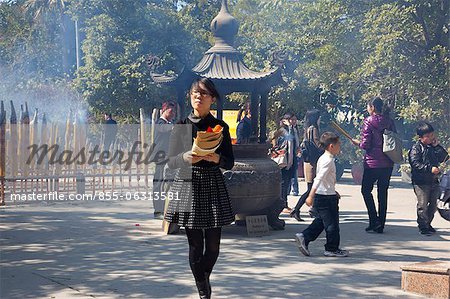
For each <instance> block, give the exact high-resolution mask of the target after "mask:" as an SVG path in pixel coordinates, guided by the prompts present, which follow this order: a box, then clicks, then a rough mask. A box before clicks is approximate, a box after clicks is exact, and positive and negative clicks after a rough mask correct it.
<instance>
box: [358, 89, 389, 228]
mask: <svg viewBox="0 0 450 299" xmlns="http://www.w3.org/2000/svg"><path fill="white" fill-rule="evenodd" d="M367 111H368V112H369V114H370V115H369V117H367V118H366V119H364V125H363V128H362V132H361V141H358V140H356V139H353V144H355V145H357V146H359V147H360V148H362V149H364V150H365V151H366V154H365V155H364V174H363V180H362V186H361V193H362V195H363V197H364V202H365V204H366V207H367V212H368V214H369V226H368V227H367V228H366V232H376V233H380V234H381V233H383V230H384V224H385V222H386V211H387V196H388V188H389V182H390V180H391V174H392V168H393V166H394V162H392V160H391V159H389V157H388V156H386V155H385V154H384V153H383V132H384V130H386V129H387V130H390V131H394V132H395V131H396V129H395V125H394V121H393V120H392V119H391V118H390V117H389V109H388V108H387V106H386V105H385V104H384V102H383V100H382V99H381V98H379V97H375V98H373V99H372V100H370V101H369V102H368V103H367ZM375 182H377V195H378V214H377V210H376V208H375V202H374V199H373V195H372V190H373V185H374V184H375Z"/></svg>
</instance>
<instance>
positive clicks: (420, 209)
mask: <svg viewBox="0 0 450 299" xmlns="http://www.w3.org/2000/svg"><path fill="white" fill-rule="evenodd" d="M413 187H414V193H416V196H417V224H419V229H420V230H427V229H429V228H430V226H431V221H433V218H434V213H436V210H437V207H436V205H437V199H438V198H439V195H440V188H439V184H438V183H437V182H435V183H433V184H430V185H415V184H414V185H413Z"/></svg>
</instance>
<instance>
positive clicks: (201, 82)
mask: <svg viewBox="0 0 450 299" xmlns="http://www.w3.org/2000/svg"><path fill="white" fill-rule="evenodd" d="M219 100H220V98H219V93H218V91H217V89H216V87H215V86H214V83H213V82H212V81H211V80H210V79H207V78H201V79H198V80H195V81H194V82H193V84H192V86H191V89H190V103H191V105H192V108H193V111H192V113H191V114H190V115H189V116H188V117H187V118H186V119H184V120H182V121H181V122H180V125H176V126H175V128H174V130H173V133H172V137H171V140H170V146H169V161H168V167H169V168H171V169H178V173H177V175H176V176H175V179H174V183H173V185H172V186H171V187H170V193H171V194H172V195H174V196H176V198H177V199H178V200H171V201H170V202H169V207H168V210H167V212H166V214H165V220H166V221H168V222H170V223H177V224H178V225H180V226H184V227H185V229H186V236H187V240H188V243H189V264H190V267H191V270H192V274H193V276H194V279H195V283H196V286H197V289H198V293H199V295H200V298H203V299H206V298H211V292H212V289H211V285H210V281H209V279H210V275H211V272H212V271H213V268H214V265H215V263H216V261H217V258H218V256H219V247H220V239H221V232H222V227H223V226H225V225H228V224H231V223H232V222H233V221H234V212H233V209H232V206H231V201H230V197H229V195H228V191H227V188H226V185H225V181H224V178H223V175H222V172H221V170H220V168H222V169H226V170H230V169H231V168H233V165H234V156H233V150H232V145H231V137H230V132H229V127H228V125H227V124H226V123H225V122H224V121H222V120H218V119H216V118H215V117H214V116H213V115H212V114H211V113H210V109H211V105H212V104H213V103H214V102H216V101H219ZM216 126H219V127H221V128H223V131H222V135H223V139H222V141H221V143H220V145H219V146H218V148H217V149H216V150H215V152H213V153H209V154H207V155H204V156H199V155H196V154H194V153H193V152H192V150H191V149H192V146H193V143H194V138H199V134H198V133H199V132H205V131H207V132H208V131H210V129H211V128H215V127H216ZM189 128H192V130H191V131H192V132H191V133H190V132H189V131H190V129H189Z"/></svg>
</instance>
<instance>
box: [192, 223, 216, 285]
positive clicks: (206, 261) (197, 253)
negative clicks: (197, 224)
mask: <svg viewBox="0 0 450 299" xmlns="http://www.w3.org/2000/svg"><path fill="white" fill-rule="evenodd" d="M221 234H222V228H220V227H219V228H208V229H204V230H203V229H190V228H186V235H187V238H188V242H189V264H190V266H191V270H192V274H194V278H195V281H197V282H201V281H205V279H206V276H205V275H206V273H211V272H212V270H213V267H214V264H215V263H216V261H217V258H218V257H219V247H220V237H221Z"/></svg>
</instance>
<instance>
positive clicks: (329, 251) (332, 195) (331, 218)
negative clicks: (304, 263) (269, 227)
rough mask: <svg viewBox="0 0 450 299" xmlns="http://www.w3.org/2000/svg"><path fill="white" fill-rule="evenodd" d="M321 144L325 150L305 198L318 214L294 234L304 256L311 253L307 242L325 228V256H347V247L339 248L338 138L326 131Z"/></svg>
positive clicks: (339, 145) (316, 236)
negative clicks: (336, 187)
mask: <svg viewBox="0 0 450 299" xmlns="http://www.w3.org/2000/svg"><path fill="white" fill-rule="evenodd" d="M320 146H321V147H322V148H323V149H324V150H325V152H324V154H323V155H322V156H321V157H320V158H319V160H318V161H317V174H316V177H315V178H314V183H313V186H312V188H311V192H310V193H309V196H308V198H307V199H306V204H307V205H308V206H312V205H313V206H314V208H315V210H316V211H317V213H318V217H316V218H315V219H314V221H313V222H312V223H311V225H309V226H308V227H307V228H306V229H305V230H304V231H303V232H302V233H298V234H295V240H296V242H297V245H298V248H299V250H300V252H301V253H302V254H304V255H305V256H310V251H309V249H308V245H309V243H310V242H312V241H314V240H316V239H317V238H318V237H319V235H320V234H321V233H322V231H324V230H325V232H326V237H327V242H326V244H325V251H324V255H325V256H333V257H345V256H347V255H348V252H347V251H346V250H342V249H340V248H339V243H340V234H339V206H338V204H339V198H340V195H339V193H338V192H336V190H335V185H336V165H335V163H334V157H335V156H336V155H337V154H339V153H340V151H341V143H340V141H339V137H338V136H337V135H336V134H334V133H332V132H325V133H323V134H322V136H320Z"/></svg>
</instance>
